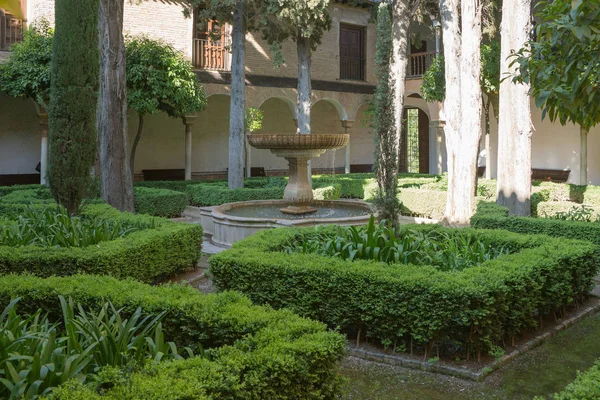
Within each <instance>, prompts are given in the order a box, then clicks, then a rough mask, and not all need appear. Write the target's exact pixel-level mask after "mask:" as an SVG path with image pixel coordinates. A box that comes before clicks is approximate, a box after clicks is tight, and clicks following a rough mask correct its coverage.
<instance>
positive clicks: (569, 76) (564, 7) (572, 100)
mask: <svg viewBox="0 0 600 400" xmlns="http://www.w3.org/2000/svg"><path fill="white" fill-rule="evenodd" d="M539 5H540V6H541V12H540V13H539V15H538V18H539V19H540V20H541V21H540V23H539V24H537V26H536V36H537V40H535V41H530V42H529V43H528V44H527V46H526V47H525V48H523V49H521V50H520V51H518V52H517V53H516V54H515V56H514V58H513V60H512V63H511V65H516V66H517V67H518V69H519V73H518V75H517V76H515V77H513V80H514V81H516V82H526V83H529V84H530V85H531V94H532V96H533V97H534V98H535V102H536V106H537V107H539V108H541V109H542V118H545V116H546V115H548V117H549V118H550V120H551V121H552V122H554V121H557V120H558V121H559V122H560V123H561V124H562V125H565V124H566V123H567V122H573V123H576V124H578V125H580V126H581V127H582V128H584V129H587V130H589V129H590V128H591V127H593V126H595V125H596V124H597V123H598V122H600V91H599V90H598V87H599V86H600V33H599V32H600V2H599V1H598V0H585V1H584V0H573V1H571V0H557V1H541V2H539Z"/></svg>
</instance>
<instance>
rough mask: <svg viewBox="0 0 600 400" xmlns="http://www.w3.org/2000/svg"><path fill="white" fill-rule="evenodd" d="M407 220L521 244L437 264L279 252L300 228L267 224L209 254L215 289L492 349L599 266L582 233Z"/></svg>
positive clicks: (335, 319)
mask: <svg viewBox="0 0 600 400" xmlns="http://www.w3.org/2000/svg"><path fill="white" fill-rule="evenodd" d="M312 229H314V228H312ZM403 229H413V230H425V231H426V230H431V229H440V230H445V231H446V232H449V233H450V234H453V235H465V234H466V235H469V234H477V235H478V237H481V238H482V239H484V240H485V241H487V242H489V243H494V244H497V245H498V246H505V247H506V246H508V247H510V248H512V249H513V250H515V251H517V252H516V253H513V254H510V255H504V256H501V257H498V258H496V259H493V260H491V261H487V262H485V263H483V264H481V265H480V266H478V267H474V268H468V269H465V270H462V271H456V272H442V271H439V270H438V269H436V268H434V267H432V266H415V265H388V264H382V263H376V262H371V261H353V262H349V261H345V260H342V259H339V258H332V257H324V256H318V255H315V254H285V253H284V252H281V251H279V250H280V249H281V248H282V246H283V245H284V244H285V243H287V242H289V241H290V240H293V239H294V238H295V235H297V234H298V233H301V231H299V230H296V229H273V230H267V231H262V232H259V233H257V234H255V235H254V236H252V237H249V238H247V239H244V240H242V241H240V242H238V243H236V244H234V246H233V247H232V248H231V249H229V250H227V251H225V252H222V253H220V254H217V255H214V256H213V257H212V258H211V260H210V263H211V267H210V271H211V274H212V276H213V280H214V282H215V284H216V285H217V286H218V287H219V289H221V290H230V289H231V290H239V291H241V292H243V293H246V294H247V295H249V296H250V298H251V299H252V300H253V301H255V302H257V303H259V304H270V305H272V306H273V307H275V308H289V309H291V310H293V311H294V312H297V313H298V314H300V315H302V316H306V317H310V318H315V319H317V320H320V321H322V322H325V323H327V324H328V325H329V326H332V327H341V328H342V329H343V330H344V331H346V332H356V331H357V330H359V329H360V330H361V331H362V332H363V333H364V334H366V335H367V336H369V337H372V338H375V339H377V340H379V341H380V342H381V343H383V344H392V343H396V342H398V345H400V344H401V343H404V344H407V343H410V342H413V341H414V343H416V344H423V345H424V344H428V343H429V344H430V345H431V344H432V342H434V341H435V342H437V343H442V344H444V343H451V346H450V347H452V346H455V345H456V344H459V345H460V346H459V347H462V348H465V347H467V348H469V349H470V350H472V351H475V350H489V349H490V346H491V345H497V344H499V343H501V342H502V339H503V338H505V337H510V336H513V335H517V334H519V333H520V332H522V331H523V330H525V329H527V328H530V327H533V326H536V324H537V323H538V317H539V316H538V313H540V314H542V315H547V314H552V313H553V312H555V311H557V310H561V309H562V308H563V307H564V306H567V305H569V304H572V303H573V301H574V299H579V298H582V297H584V296H587V294H588V293H589V291H590V290H591V288H592V287H593V279H594V277H595V276H596V274H597V272H598V265H599V264H598V262H599V261H600V259H599V254H598V252H597V248H596V246H594V245H592V244H590V243H588V242H584V241H575V240H564V239H561V240H558V239H553V238H549V237H547V236H534V235H517V234H514V233H511V232H506V231H474V230H471V229H462V230H448V229H445V228H441V227H437V226H405V227H404V228H403ZM305 232H308V230H306V231H305ZM519 249H520V251H518V250H519ZM429 348H430V349H431V347H429Z"/></svg>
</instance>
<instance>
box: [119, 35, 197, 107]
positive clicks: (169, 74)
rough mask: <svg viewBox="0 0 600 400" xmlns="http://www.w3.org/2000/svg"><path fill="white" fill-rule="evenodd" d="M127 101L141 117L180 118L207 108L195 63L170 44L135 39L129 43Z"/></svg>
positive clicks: (127, 45) (127, 49)
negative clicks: (166, 116) (147, 115)
mask: <svg viewBox="0 0 600 400" xmlns="http://www.w3.org/2000/svg"><path fill="white" fill-rule="evenodd" d="M126 57H127V101H128V106H129V108H131V109H133V110H135V111H136V112H137V113H138V114H142V115H144V114H156V113H158V112H165V113H167V115H168V116H170V117H173V118H181V117H184V116H185V115H188V114H193V113H196V112H198V111H201V110H202V109H204V107H205V106H206V97H205V95H204V90H203V89H202V86H200V83H199V81H198V77H197V76H196V74H195V72H194V68H193V66H192V64H191V63H190V62H189V61H187V60H186V59H185V58H184V56H183V54H181V53H180V52H178V51H177V50H175V49H174V48H173V47H172V46H171V45H169V44H167V43H165V42H162V41H157V40H154V39H149V38H147V37H143V36H141V37H133V38H130V39H129V40H127V43H126Z"/></svg>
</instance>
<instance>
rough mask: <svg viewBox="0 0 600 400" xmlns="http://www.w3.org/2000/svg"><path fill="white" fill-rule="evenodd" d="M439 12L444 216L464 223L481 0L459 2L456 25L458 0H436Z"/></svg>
mask: <svg viewBox="0 0 600 400" xmlns="http://www.w3.org/2000/svg"><path fill="white" fill-rule="evenodd" d="M440 13H441V16H442V32H443V40H444V46H445V51H444V54H445V58H444V60H445V67H446V98H445V100H444V105H443V112H444V117H445V119H446V126H445V134H446V151H447V157H448V196H447V200H446V220H447V222H449V223H451V224H454V223H457V224H465V223H468V222H469V219H470V218H471V215H472V213H473V207H474V194H475V189H476V179H477V154H478V149H479V141H480V139H481V131H482V124H481V114H482V102H481V96H482V93H481V85H480V80H481V53H480V50H479V48H480V44H481V4H480V2H479V1H477V0H463V1H462V4H461V14H460V16H461V20H462V26H460V28H459V18H457V17H458V16H459V1H458V0H440ZM461 34H462V35H461Z"/></svg>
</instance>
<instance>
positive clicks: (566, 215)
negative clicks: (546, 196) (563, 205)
mask: <svg viewBox="0 0 600 400" xmlns="http://www.w3.org/2000/svg"><path fill="white" fill-rule="evenodd" d="M544 217H545V218H552V219H559V220H562V221H580V222H595V221H598V216H597V215H596V214H594V211H593V210H592V209H590V208H589V207H586V206H585V205H584V204H582V205H581V206H573V207H571V208H569V209H568V210H567V211H559V212H557V213H556V214H554V215H551V216H550V215H546V214H544Z"/></svg>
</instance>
